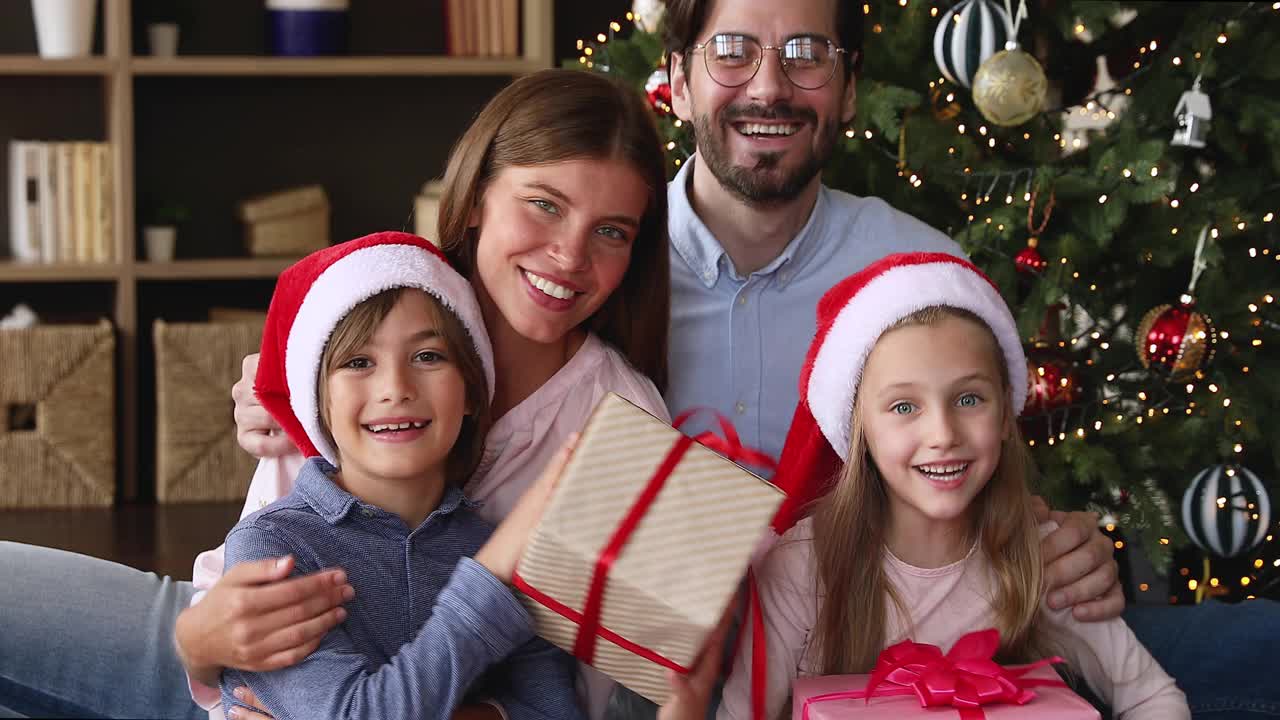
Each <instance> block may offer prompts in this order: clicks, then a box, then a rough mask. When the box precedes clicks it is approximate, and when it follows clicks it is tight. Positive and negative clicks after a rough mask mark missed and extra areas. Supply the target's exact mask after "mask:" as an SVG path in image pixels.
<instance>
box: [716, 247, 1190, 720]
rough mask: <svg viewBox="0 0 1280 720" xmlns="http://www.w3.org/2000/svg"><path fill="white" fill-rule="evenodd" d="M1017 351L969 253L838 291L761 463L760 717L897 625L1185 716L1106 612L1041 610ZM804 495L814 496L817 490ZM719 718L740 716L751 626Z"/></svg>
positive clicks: (866, 665) (1134, 711)
mask: <svg viewBox="0 0 1280 720" xmlns="http://www.w3.org/2000/svg"><path fill="white" fill-rule="evenodd" d="M1026 367H1027V366H1026V359H1025V357H1024V355H1023V352H1022V346H1021V342H1020V339H1019V337H1018V332H1017V327H1016V325H1015V322H1014V319H1013V317H1012V315H1011V314H1010V312H1009V310H1008V307H1007V306H1006V305H1005V304H1004V301H1003V300H1002V299H1001V297H1000V295H999V293H998V292H997V291H996V289H995V288H994V286H993V285H992V284H991V283H990V281H989V280H988V279H987V278H986V277H985V276H984V275H983V274H982V273H981V271H979V270H978V269H977V268H976V267H974V266H973V265H972V264H970V263H969V262H968V261H966V260H962V259H958V258H955V257H952V256H949V255H940V254H932V253H915V254H900V255H892V256H889V257H887V258H885V259H883V260H881V261H879V262H876V263H873V264H872V265H870V266H868V267H867V268H866V269H865V270H863V271H861V272H859V273H857V274H856V275H853V276H851V277H849V278H847V279H846V280H844V281H842V282H841V283H840V284H838V285H837V286H835V287H834V288H832V289H831V290H830V291H829V292H828V293H827V294H826V295H825V296H824V297H823V299H822V301H821V303H820V304H819V306H818V333H817V336H816V337H815V339H814V341H813V344H812V346H811V347H810V350H809V354H808V357H807V360H806V363H805V367H804V371H803V372H802V375H801V378H800V396H801V404H800V406H799V407H798V408H797V410H796V416H795V420H794V421H793V423H792V426H791V430H790V431H789V433H788V436H787V442H786V446H785V448H784V450H783V455H782V460H781V466H780V469H779V471H778V475H777V477H776V478H775V482H777V483H778V484H779V485H780V486H782V487H789V488H791V489H792V495H791V496H790V497H789V498H788V500H787V503H786V505H785V506H784V508H783V510H782V511H781V514H780V517H779V523H778V524H779V526H780V527H783V528H786V527H788V526H789V525H791V523H793V522H794V521H795V518H796V517H797V516H798V515H799V511H800V510H804V509H809V506H810V505H811V507H812V514H811V516H810V517H806V518H804V519H802V520H800V521H799V522H798V523H797V524H795V525H794V527H791V529H790V530H788V531H787V532H786V533H785V534H784V535H783V536H782V538H781V539H780V540H779V542H778V544H777V545H776V546H775V547H774V548H773V550H771V551H770V553H769V554H768V555H767V556H766V557H765V558H764V560H763V561H762V563H761V566H760V569H759V582H760V595H761V608H762V609H763V611H764V627H765V636H766V639H767V654H768V670H767V677H766V678H764V682H765V690H766V692H765V698H766V702H765V707H764V708H763V711H764V713H765V714H764V717H766V718H776V717H778V716H779V713H780V712H786V711H788V710H789V708H788V706H787V701H788V696H789V694H790V687H791V681H792V680H793V679H795V678H796V677H797V676H800V675H837V674H847V673H867V672H870V671H871V669H872V667H873V666H874V665H875V661H876V657H877V656H878V654H879V653H880V651H881V650H883V649H884V648H885V647H887V646H888V645H890V644H893V643H896V642H898V641H900V640H902V639H904V638H911V639H913V640H915V641H917V642H923V643H930V644H933V645H937V646H939V647H941V648H943V649H944V650H945V649H948V648H950V647H951V646H952V645H953V644H954V643H955V641H956V640H957V639H958V638H959V637H960V636H961V635H963V634H965V633H967V632H970V631H973V630H980V629H983V628H987V627H995V628H997V629H998V630H999V631H1000V637H1001V647H1000V652H999V654H998V655H997V659H998V660H999V661H1000V662H1006V663H1008V662H1022V661H1031V660H1036V659H1039V658H1041V657H1044V656H1046V655H1051V654H1061V655H1063V656H1064V657H1066V658H1067V661H1068V664H1069V667H1070V669H1071V671H1072V672H1073V673H1078V674H1079V676H1080V677H1082V678H1083V679H1084V681H1085V682H1086V683H1088V685H1089V686H1090V688H1092V689H1093V690H1094V691H1095V692H1096V693H1097V694H1098V695H1099V696H1100V697H1101V698H1102V699H1103V700H1105V701H1106V702H1107V703H1108V704H1109V705H1110V706H1111V707H1112V708H1114V710H1115V711H1116V713H1117V714H1118V715H1119V716H1121V717H1126V718H1162V719H1168V718H1180V717H1189V716H1190V714H1189V712H1188V710H1187V706H1186V701H1185V699H1184V697H1183V694H1182V692H1181V691H1179V690H1178V688H1177V687H1176V686H1175V685H1174V683H1173V680H1172V679H1170V678H1169V676H1168V675H1166V674H1165V673H1164V671H1163V670H1162V669H1161V668H1160V667H1159V665H1157V664H1156V662H1155V661H1154V660H1153V659H1152V658H1151V656H1150V654H1149V653H1148V652H1147V651H1146V649H1145V648H1143V647H1142V646H1141V645H1140V644H1139V643H1138V642H1137V641H1136V640H1135V638H1134V636H1133V633H1132V632H1130V631H1129V628H1128V627H1127V626H1126V625H1125V624H1124V623H1123V622H1122V621H1120V620H1111V621H1107V622H1095V623H1084V622H1079V621H1077V620H1075V619H1074V618H1073V617H1072V615H1071V612H1070V610H1069V609H1068V610H1062V611H1052V610H1049V609H1048V607H1047V605H1045V603H1044V601H1043V600H1044V599H1043V591H1042V587H1041V572H1042V565H1041V560H1040V556H1039V548H1040V542H1039V541H1040V537H1041V536H1043V535H1044V534H1045V533H1047V532H1049V531H1050V530H1051V529H1052V527H1053V524H1052V523H1048V524H1046V525H1043V526H1040V527H1036V525H1035V523H1034V522H1033V519H1032V518H1033V514H1032V511H1031V507H1030V493H1029V491H1028V488H1027V479H1026V476H1027V473H1028V470H1029V463H1028V459H1027V458H1026V456H1025V450H1024V448H1023V444H1022V441H1021V439H1020V438H1019V436H1018V431H1017V425H1016V422H1015V419H1016V415H1017V412H1018V409H1019V408H1021V407H1022V405H1023V403H1024V402H1025V400H1026V384H1025V380H1024V378H1025V374H1026ZM819 496H820V499H818V500H817V501H816V502H812V503H810V502H809V501H813V500H814V499H815V498H818V497H819ZM747 635H748V638H747V642H745V643H744V645H746V646H747V647H746V648H744V651H743V652H742V653H740V654H739V656H738V658H737V661H736V665H735V667H734V670H733V672H732V674H731V676H730V679H729V682H728V685H727V686H726V688H725V692H724V699H723V703H722V705H721V707H720V710H719V717H721V718H740V719H745V718H750V717H752V708H751V704H750V696H751V688H750V686H751V683H752V678H751V677H750V675H749V670H748V665H747V663H748V662H749V658H750V653H751V649H750V638H749V635H750V634H749V633H748V634H747Z"/></svg>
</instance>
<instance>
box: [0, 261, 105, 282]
mask: <svg viewBox="0 0 1280 720" xmlns="http://www.w3.org/2000/svg"><path fill="white" fill-rule="evenodd" d="M120 274H121V266H119V265H116V264H114V263H112V264H105V263H88V264H71V263H48V264H42V263H17V262H0V281H3V282H84V281H90V282H92V281H95V280H110V281H114V280H116V279H118V278H119V277H120Z"/></svg>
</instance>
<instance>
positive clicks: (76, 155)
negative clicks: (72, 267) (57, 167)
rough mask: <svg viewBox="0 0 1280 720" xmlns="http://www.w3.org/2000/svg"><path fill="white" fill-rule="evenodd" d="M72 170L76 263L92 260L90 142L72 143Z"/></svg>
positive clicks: (91, 153) (92, 225)
mask: <svg viewBox="0 0 1280 720" xmlns="http://www.w3.org/2000/svg"><path fill="white" fill-rule="evenodd" d="M71 151H72V155H73V159H72V170H71V178H72V180H71V187H72V193H73V195H74V197H73V198H72V202H71V212H72V214H73V215H74V217H75V219H74V220H73V221H72V224H73V225H74V226H75V229H76V245H75V247H76V254H75V257H74V258H67V260H69V261H71V260H74V261H75V262H78V263H87V262H92V261H93V232H94V223H93V215H92V209H91V206H90V202H91V200H90V196H91V195H92V193H91V192H90V187H91V186H92V184H93V167H92V165H93V148H92V144H91V143H87V142H76V143H73V144H72V148H71Z"/></svg>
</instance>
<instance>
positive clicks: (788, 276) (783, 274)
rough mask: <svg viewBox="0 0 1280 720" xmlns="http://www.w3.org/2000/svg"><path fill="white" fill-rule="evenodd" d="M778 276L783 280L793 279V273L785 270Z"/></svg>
mask: <svg viewBox="0 0 1280 720" xmlns="http://www.w3.org/2000/svg"><path fill="white" fill-rule="evenodd" d="M778 277H779V279H781V280H782V282H786V281H788V280H790V279H791V273H785V272H784V273H782V274H781V275H779V276H778Z"/></svg>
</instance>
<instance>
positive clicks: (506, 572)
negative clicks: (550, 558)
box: [475, 433, 578, 583]
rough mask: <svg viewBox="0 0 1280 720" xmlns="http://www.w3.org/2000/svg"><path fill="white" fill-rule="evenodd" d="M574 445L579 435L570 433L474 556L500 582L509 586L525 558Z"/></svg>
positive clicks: (571, 454)
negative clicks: (534, 531)
mask: <svg viewBox="0 0 1280 720" xmlns="http://www.w3.org/2000/svg"><path fill="white" fill-rule="evenodd" d="M577 444H578V433H573V434H571V435H569V437H568V438H566V439H565V441H564V445H561V446H560V449H559V450H557V451H556V454H555V455H554V456H553V457H552V458H551V462H549V463H547V467H546V468H545V469H543V471H542V475H541V476H540V477H539V478H538V480H537V482H535V483H534V484H533V485H531V486H529V489H528V490H525V491H524V494H523V495H521V496H520V500H519V501H518V502H517V503H516V506H515V507H514V508H512V509H511V512H510V513H508V514H507V516H506V517H505V518H503V520H502V522H501V523H499V524H498V528H497V529H496V530H494V531H493V535H491V536H489V540H488V541H487V542H485V544H484V547H481V548H480V551H479V552H477V553H476V556H475V561H476V562H478V563H480V564H481V565H483V566H484V567H485V569H487V570H488V571H489V572H491V573H493V576H494V577H496V578H498V579H499V580H501V581H502V582H504V583H510V582H511V576H512V575H513V574H514V573H515V569H516V563H517V562H519V561H520V556H521V555H523V554H524V546H525V545H526V544H527V543H528V542H529V536H530V535H532V534H533V529H534V528H535V527H537V526H538V521H539V520H541V519H542V512H543V511H544V510H545V509H546V507H547V503H548V502H549V501H550V500H551V494H552V493H553V492H554V491H555V489H556V483H557V482H559V480H560V475H561V474H563V473H564V467H565V465H567V464H568V463H569V458H570V457H572V456H573V449H574V447H575V446H576V445H577Z"/></svg>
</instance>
